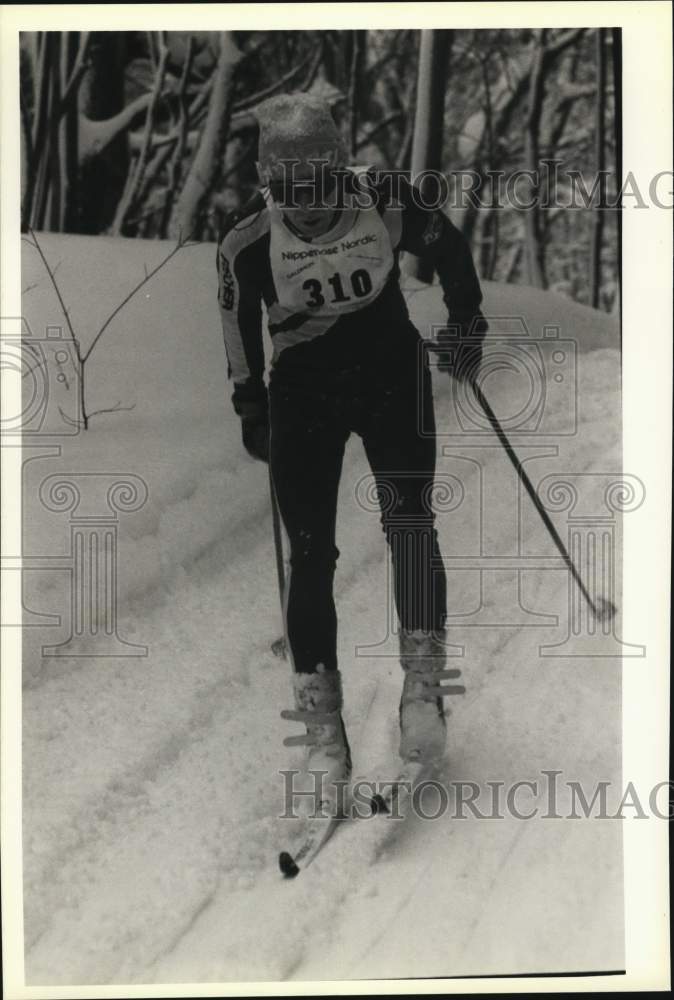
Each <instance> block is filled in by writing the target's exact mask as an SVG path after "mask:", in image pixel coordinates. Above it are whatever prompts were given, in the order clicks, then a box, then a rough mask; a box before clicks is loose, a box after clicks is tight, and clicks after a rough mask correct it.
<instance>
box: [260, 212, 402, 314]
mask: <svg viewBox="0 0 674 1000" xmlns="http://www.w3.org/2000/svg"><path fill="white" fill-rule="evenodd" d="M270 256H271V267H272V274H273V278H274V285H275V287H276V293H277V295H278V300H279V301H278V305H279V307H280V310H282V311H283V313H285V314H286V315H292V314H295V315H296V314H298V313H304V314H307V315H308V317H311V318H314V319H323V318H324V319H331V320H332V322H334V321H335V320H336V319H337V317H338V314H341V313H350V312H355V311H356V310H358V309H362V308H363V307H364V306H366V305H368V304H369V303H370V302H373V301H374V300H375V299H376V298H377V296H378V295H379V294H380V292H381V291H382V289H383V287H384V285H385V284H386V280H387V278H388V276H389V274H390V272H391V268H392V267H393V250H392V247H391V240H390V237H389V234H388V231H387V229H386V226H385V225H384V223H383V222H382V219H381V217H380V215H379V213H378V212H377V210H376V208H371V209H365V210H348V211H346V212H345V213H344V215H343V217H342V219H341V220H340V223H338V225H337V227H336V228H335V230H334V231H333V232H332V233H330V234H328V238H327V239H326V238H323V240H322V241H321V242H319V241H317V240H314V241H313V242H311V243H309V242H307V241H305V240H302V239H301V238H300V237H298V236H295V235H294V234H293V233H292V232H291V231H290V230H289V229H288V227H287V226H286V225H285V224H284V223H283V221H282V219H281V218H280V215H279V212H278V210H275V211H273V212H272V225H271V243H270Z"/></svg>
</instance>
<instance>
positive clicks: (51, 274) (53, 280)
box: [22, 226, 86, 364]
mask: <svg viewBox="0 0 674 1000" xmlns="http://www.w3.org/2000/svg"><path fill="white" fill-rule="evenodd" d="M28 232H29V233H30V235H31V236H32V237H33V243H32V246H34V247H35V249H36V250H37V252H38V253H39V255H40V257H41V258H42V263H43V264H44V266H45V269H46V271H47V274H48V275H49V279H50V281H51V283H52V285H53V287H54V291H55V292H56V297H57V298H58V300H59V304H60V306H61V309H62V310H63V315H64V316H65V318H66V323H67V324H68V330H69V331H70V336H71V337H72V341H73V344H74V345H75V353H76V354H77V360H78V361H79V362H80V364H82V363H83V362H84V361H85V360H86V358H84V357H83V356H82V352H81V351H80V342H79V340H78V339H77V337H76V336H75V331H74V330H73V325H72V323H71V321H70V314H69V312H68V310H67V309H66V304H65V302H64V301H63V296H62V295H61V290H60V288H59V286H58V284H57V281H56V278H55V277H54V272H53V271H52V269H51V267H50V266H49V262H48V261H47V258H46V257H45V255H44V254H43V252H42V247H41V246H40V244H39V242H38V238H37V236H36V235H35V230H34V229H33V228H32V226H29V227H28ZM22 239H23V240H25V242H26V243H28V244H29V245H30V240H26V239H25V237H22Z"/></svg>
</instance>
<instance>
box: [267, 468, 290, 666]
mask: <svg viewBox="0 0 674 1000" xmlns="http://www.w3.org/2000/svg"><path fill="white" fill-rule="evenodd" d="M268 468H269V496H270V498H271V523H272V528H273V530H274V553H275V556H276V577H277V581H278V592H279V600H280V602H281V620H282V621H283V635H282V636H281V637H280V638H279V639H275V640H274V642H273V643H272V647H271V648H272V651H273V652H274V655H275V656H282V657H283V659H284V660H285V658H286V650H287V646H288V644H287V640H286V636H285V589H286V574H285V566H284V563H283V534H282V529H281V514H280V512H279V509H278V500H277V499H276V490H275V489H274V479H273V476H272V474H271V463H269V465H268Z"/></svg>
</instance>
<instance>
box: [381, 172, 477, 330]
mask: <svg viewBox="0 0 674 1000" xmlns="http://www.w3.org/2000/svg"><path fill="white" fill-rule="evenodd" d="M400 193H401V200H402V203H403V212H402V235H401V241H400V249H401V250H407V251H408V252H409V253H411V254H414V255H415V256H417V257H425V258H426V259H429V260H431V261H432V262H433V266H434V268H435V270H436V272H437V275H438V278H439V279H440V284H441V285H442V291H443V299H444V301H445V305H446V306H447V309H448V310H449V316H450V321H451V322H454V323H460V324H464V323H469V322H470V321H471V320H472V319H473V317H475V316H479V315H481V313H480V304H481V302H482V290H481V288H480V282H479V280H478V277H477V273H476V271H475V265H474V263H473V257H472V254H471V252H470V247H469V246H468V241H467V240H466V238H465V237H464V236H463V234H462V233H461V232H460V231H459V230H458V229H457V228H456V226H454V225H452V223H451V222H450V221H449V219H448V218H447V217H446V216H445V215H444V214H443V213H442V212H441V211H440V210H439V209H427V208H424V207H423V205H422V204H421V200H420V196H419V192H418V189H416V188H415V189H412V186H411V185H410V184H409V183H407V181H404V180H403V182H402V185H401V189H400Z"/></svg>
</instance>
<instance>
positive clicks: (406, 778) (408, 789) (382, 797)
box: [370, 761, 430, 819]
mask: <svg viewBox="0 0 674 1000" xmlns="http://www.w3.org/2000/svg"><path fill="white" fill-rule="evenodd" d="M429 770H430V768H429V766H428V765H427V764H422V763H420V762H419V761H407V762H406V763H404V764H403V766H402V767H401V769H400V770H399V771H398V774H397V775H396V777H395V778H393V780H392V781H391V782H390V783H389V782H386V785H387V791H386V792H385V793H383V794H382V793H380V792H377V793H375V794H374V795H373V796H372V798H371V799H370V808H371V809H372V814H373V815H374V816H381V815H394V813H395V815H396V818H398V819H401V818H402V817H403V816H404V814H405V810H406V808H407V806H408V804H409V802H410V800H411V798H412V794H413V792H414V789H415V787H416V785H417V784H418V783H419V781H420V780H421V779H422V778H423V777H425V776H426V775H427V774H428V773H429ZM401 811H402V812H401Z"/></svg>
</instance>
